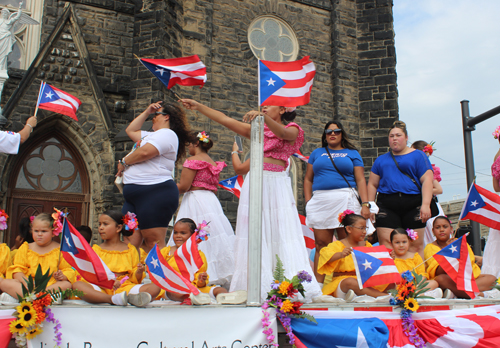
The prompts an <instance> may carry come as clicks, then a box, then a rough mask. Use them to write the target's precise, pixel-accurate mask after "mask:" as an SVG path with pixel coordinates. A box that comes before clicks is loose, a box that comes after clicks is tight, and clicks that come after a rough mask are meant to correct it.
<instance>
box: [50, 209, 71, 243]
mask: <svg viewBox="0 0 500 348" xmlns="http://www.w3.org/2000/svg"><path fill="white" fill-rule="evenodd" d="M54 210H55V211H56V212H55V213H52V218H53V219H54V223H53V224H52V234H53V235H54V236H56V237H57V236H58V235H59V233H61V232H62V229H63V224H62V221H63V218H65V217H66V216H68V213H63V212H62V211H60V210H58V209H56V208H54Z"/></svg>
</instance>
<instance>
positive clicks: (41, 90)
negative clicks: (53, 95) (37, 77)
mask: <svg viewBox="0 0 500 348" xmlns="http://www.w3.org/2000/svg"><path fill="white" fill-rule="evenodd" d="M43 86H44V82H43V81H42V82H41V83H40V90H39V91H38V99H37V101H36V107H35V114H34V115H33V116H35V118H36V114H37V113H38V105H40V97H41V95H42V93H43Z"/></svg>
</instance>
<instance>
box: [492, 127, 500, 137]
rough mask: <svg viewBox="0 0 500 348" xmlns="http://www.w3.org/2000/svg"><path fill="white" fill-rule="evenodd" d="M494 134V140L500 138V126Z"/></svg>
mask: <svg viewBox="0 0 500 348" xmlns="http://www.w3.org/2000/svg"><path fill="white" fill-rule="evenodd" d="M492 134H493V138H495V139H498V138H500V126H498V127H497V128H496V129H495V131H494V132H493V133H492Z"/></svg>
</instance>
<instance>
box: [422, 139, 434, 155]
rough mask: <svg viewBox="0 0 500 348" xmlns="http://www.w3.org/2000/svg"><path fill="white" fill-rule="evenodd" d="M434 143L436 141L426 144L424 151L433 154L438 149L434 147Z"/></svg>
mask: <svg viewBox="0 0 500 348" xmlns="http://www.w3.org/2000/svg"><path fill="white" fill-rule="evenodd" d="M434 144H435V142H434V141H431V142H430V143H429V144H427V145H425V146H424V149H423V150H422V151H424V153H425V154H426V155H427V156H428V157H429V156H432V154H433V153H434V151H436V149H435V148H434Z"/></svg>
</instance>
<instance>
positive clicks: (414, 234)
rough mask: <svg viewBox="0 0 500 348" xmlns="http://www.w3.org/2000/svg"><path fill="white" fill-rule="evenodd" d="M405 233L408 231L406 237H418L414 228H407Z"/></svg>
mask: <svg viewBox="0 0 500 348" xmlns="http://www.w3.org/2000/svg"><path fill="white" fill-rule="evenodd" d="M406 233H408V237H410V239H411V240H417V239H418V233H417V232H415V230H412V229H411V228H407V229H406Z"/></svg>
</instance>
